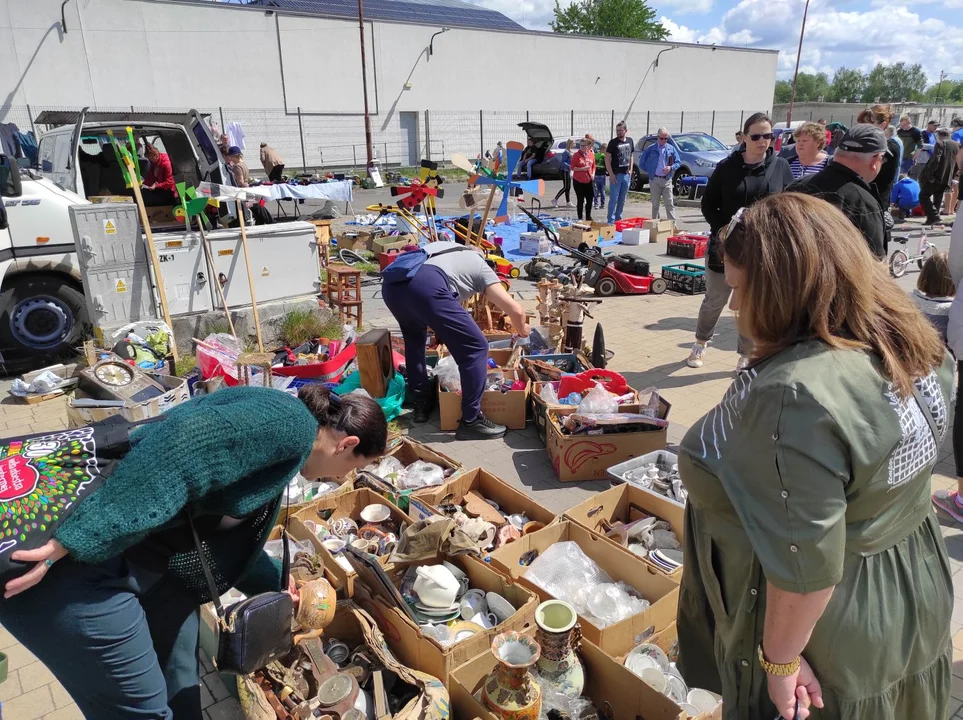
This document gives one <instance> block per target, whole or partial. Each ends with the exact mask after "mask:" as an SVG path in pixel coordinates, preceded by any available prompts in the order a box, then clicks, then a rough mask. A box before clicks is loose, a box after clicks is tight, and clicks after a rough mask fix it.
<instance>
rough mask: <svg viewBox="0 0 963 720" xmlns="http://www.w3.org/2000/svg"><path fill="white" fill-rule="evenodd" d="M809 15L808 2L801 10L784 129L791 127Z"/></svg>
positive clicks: (807, 1)
mask: <svg viewBox="0 0 963 720" xmlns="http://www.w3.org/2000/svg"><path fill="white" fill-rule="evenodd" d="M807 14H809V0H806V7H804V8H803V19H802V28H800V30H799V48H798V49H797V50H796V71H795V72H794V73H793V76H792V95H790V96H789V110H788V112H787V113H786V129H787V130H788V129H789V128H790V127H791V123H792V106H793V105H794V104H795V103H796V81H797V80H798V79H799V61H800V60H801V59H802V46H803V37H804V36H805V35H806V15H807Z"/></svg>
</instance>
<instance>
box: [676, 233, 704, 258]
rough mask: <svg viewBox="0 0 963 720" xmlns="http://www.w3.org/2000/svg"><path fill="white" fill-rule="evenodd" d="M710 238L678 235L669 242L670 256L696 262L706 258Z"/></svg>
mask: <svg viewBox="0 0 963 720" xmlns="http://www.w3.org/2000/svg"><path fill="white" fill-rule="evenodd" d="M708 246H709V238H707V237H704V236H702V235H676V236H674V237H670V238H669V241H668V250H667V252H668V254H669V255H672V256H673V257H680V258H688V259H689V260H695V259H696V258H701V257H705V256H706V248H707V247H708Z"/></svg>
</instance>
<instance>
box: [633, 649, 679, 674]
mask: <svg viewBox="0 0 963 720" xmlns="http://www.w3.org/2000/svg"><path fill="white" fill-rule="evenodd" d="M634 655H644V656H645V657H648V658H651V659H652V660H653V661H654V662H655V664H656V667H658V668H659V669H660V670H661V671H662V672H665V671H666V670H668V669H669V658H668V657H666V654H665V653H664V652H662V648H660V647H659V646H658V645H653V644H651V643H643V644H642V645H638V646H636V647H635V648H633V649H632V652H630V653H629V655H628V657H626V658H625V666H626V667H628V663H629V658H630V657H632V656H634Z"/></svg>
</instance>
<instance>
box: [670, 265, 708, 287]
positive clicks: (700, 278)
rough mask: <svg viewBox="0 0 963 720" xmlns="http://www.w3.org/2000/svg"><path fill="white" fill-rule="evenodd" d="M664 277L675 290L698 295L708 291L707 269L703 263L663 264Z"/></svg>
mask: <svg viewBox="0 0 963 720" xmlns="http://www.w3.org/2000/svg"><path fill="white" fill-rule="evenodd" d="M662 279H663V280H665V282H666V284H667V285H668V286H669V290H674V291H675V292H680V293H685V294H686V295H697V294H698V293H704V292H705V291H706V269H705V268H704V267H703V266H702V265H691V264H689V263H682V264H681V265H663V266H662Z"/></svg>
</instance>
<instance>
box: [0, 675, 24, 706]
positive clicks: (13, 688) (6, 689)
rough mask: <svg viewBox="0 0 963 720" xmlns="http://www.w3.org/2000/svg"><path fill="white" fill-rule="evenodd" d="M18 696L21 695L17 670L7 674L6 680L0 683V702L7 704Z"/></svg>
mask: <svg viewBox="0 0 963 720" xmlns="http://www.w3.org/2000/svg"><path fill="white" fill-rule="evenodd" d="M18 695H23V689H22V688H21V687H20V675H19V673H18V671H17V670H14V671H13V672H9V673H7V679H6V680H4V681H3V682H2V683H0V702H7V700H12V699H13V698H15V697H17V696H18Z"/></svg>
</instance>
